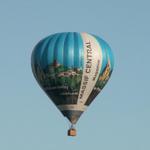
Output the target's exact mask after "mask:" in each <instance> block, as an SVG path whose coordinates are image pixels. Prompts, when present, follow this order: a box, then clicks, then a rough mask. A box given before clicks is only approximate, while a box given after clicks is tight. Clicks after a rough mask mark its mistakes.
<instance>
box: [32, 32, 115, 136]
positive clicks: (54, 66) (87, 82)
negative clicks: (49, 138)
mask: <svg viewBox="0 0 150 150" xmlns="http://www.w3.org/2000/svg"><path fill="white" fill-rule="evenodd" d="M31 66H32V71H33V74H34V76H35V78H36V80H37V82H38V83H39V85H40V86H41V88H42V89H43V90H44V91H45V93H46V94H47V95H48V97H49V98H50V99H51V100H52V101H53V102H54V104H55V105H56V107H57V108H58V109H59V110H60V111H61V113H62V114H63V115H64V116H65V117H67V118H68V120H69V121H70V122H71V127H70V129H69V130H68V135H69V136H75V135H76V129H75V124H76V123H77V121H78V119H79V118H80V116H81V115H82V114H83V112H84V111H85V110H86V109H87V107H88V106H89V105H90V104H91V102H92V101H93V100H94V99H95V97H96V96H97V95H98V94H99V93H100V92H101V91H102V89H103V87H104V86H105V85H106V83H107V81H108V80H109V78H110V76H111V73H112V71H113V66H114V58H113V54H112V51H111V48H110V47H109V45H108V44H107V43H106V42H105V41H104V40H103V39H101V38H99V37H98V36H96V35H93V34H88V33H77V32H63V33H56V34H53V35H50V36H48V37H46V38H44V39H42V40H41V41H40V42H39V43H38V44H37V45H36V46H35V48H34V50H33V52H32V56H31Z"/></svg>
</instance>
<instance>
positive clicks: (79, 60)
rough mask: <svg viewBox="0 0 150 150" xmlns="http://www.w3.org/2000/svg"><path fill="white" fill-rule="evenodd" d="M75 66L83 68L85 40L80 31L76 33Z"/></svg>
mask: <svg viewBox="0 0 150 150" xmlns="http://www.w3.org/2000/svg"><path fill="white" fill-rule="evenodd" d="M74 41H75V42H74V66H75V67H76V68H83V62H84V61H83V59H84V54H83V50H84V49H83V40H82V37H81V35H80V34H79V33H76V32H75V33H74Z"/></svg>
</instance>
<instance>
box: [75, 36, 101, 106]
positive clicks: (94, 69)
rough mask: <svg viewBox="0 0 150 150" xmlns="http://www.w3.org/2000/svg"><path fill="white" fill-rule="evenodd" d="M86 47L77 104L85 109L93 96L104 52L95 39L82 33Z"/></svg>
mask: <svg viewBox="0 0 150 150" xmlns="http://www.w3.org/2000/svg"><path fill="white" fill-rule="evenodd" d="M81 36H82V39H83V46H84V67H83V74H82V81H81V85H80V91H79V96H78V102H77V104H78V105H79V106H80V107H83V106H84V104H85V103H86V101H87V99H88V97H89V95H90V94H91V92H92V90H93V88H94V86H95V84H96V82H97V79H98V76H99V72H100V69H101V66H102V50H101V47H100V46H99V43H98V42H97V41H96V39H95V37H93V36H92V35H90V34H87V33H81Z"/></svg>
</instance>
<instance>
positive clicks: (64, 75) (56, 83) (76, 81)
mask: <svg viewBox="0 0 150 150" xmlns="http://www.w3.org/2000/svg"><path fill="white" fill-rule="evenodd" d="M82 73H83V71H82V69H81V68H71V67H66V66H63V65H61V64H59V63H58V62H57V60H54V62H53V63H52V64H49V65H48V66H46V67H45V68H44V69H42V68H40V67H39V66H36V74H37V76H38V79H40V81H39V82H40V84H41V85H42V87H43V88H44V89H45V91H46V93H47V94H48V96H51V98H52V97H53V99H55V103H56V104H59V105H60V104H67V103H69V104H76V103H77V99H78V93H79V89H80V84H81V80H82ZM62 96H63V101H60V99H61V98H62Z"/></svg>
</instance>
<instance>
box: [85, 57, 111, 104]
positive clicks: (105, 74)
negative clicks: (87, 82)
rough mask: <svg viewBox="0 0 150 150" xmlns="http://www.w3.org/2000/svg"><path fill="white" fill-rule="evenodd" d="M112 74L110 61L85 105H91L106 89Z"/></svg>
mask: <svg viewBox="0 0 150 150" xmlns="http://www.w3.org/2000/svg"><path fill="white" fill-rule="evenodd" d="M111 73H112V69H111V64H110V60H108V63H107V65H106V66H105V68H104V70H103V71H102V73H101V74H100V75H99V77H98V80H97V82H96V85H95V87H94V89H93V91H92V92H91V94H90V96H89V97H88V99H87V101H86V103H85V105H90V104H91V102H92V101H93V99H94V98H95V97H96V96H97V95H98V94H99V93H100V92H101V90H102V89H103V88H104V86H105V85H106V83H107V81H108V80H109V78H110V76H111Z"/></svg>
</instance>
